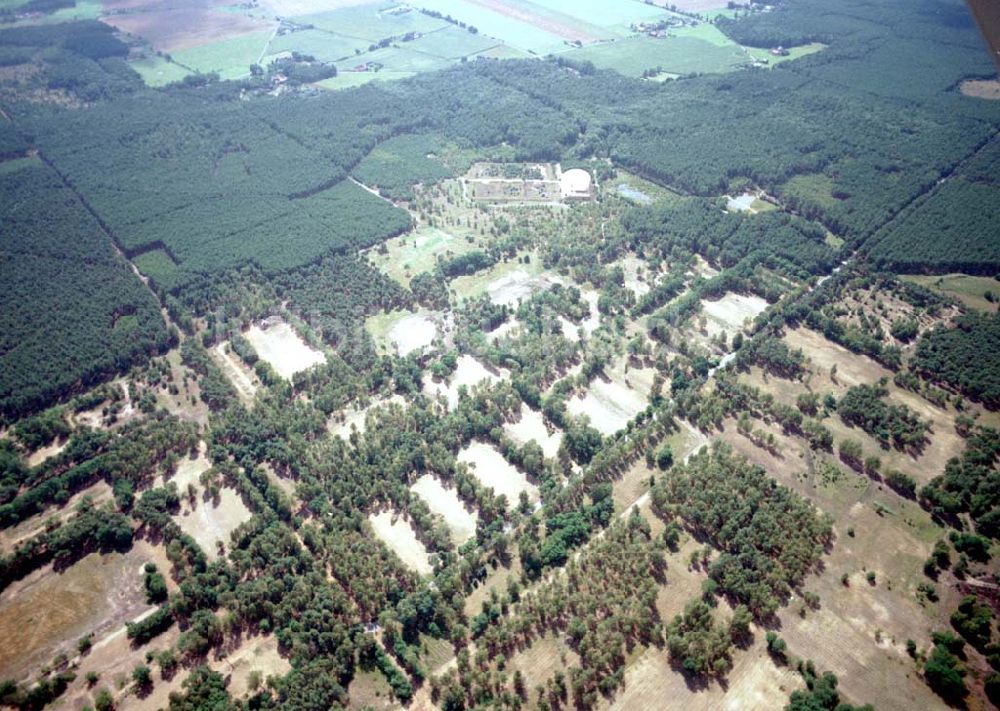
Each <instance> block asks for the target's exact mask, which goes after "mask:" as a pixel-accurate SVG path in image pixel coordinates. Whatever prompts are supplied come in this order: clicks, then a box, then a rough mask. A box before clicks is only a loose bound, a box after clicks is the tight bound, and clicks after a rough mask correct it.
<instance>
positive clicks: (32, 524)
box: [0, 480, 111, 553]
mask: <svg viewBox="0 0 1000 711" xmlns="http://www.w3.org/2000/svg"><path fill="white" fill-rule="evenodd" d="M88 496H89V497H90V498H91V500H92V501H93V502H94V503H95V504H99V503H101V502H103V501H108V500H110V499H111V487H110V486H109V485H108V483H107V482H105V481H103V480H101V481H98V482H95V483H94V484H92V485H91V486H88V487H87V488H86V489H83V490H81V491H78V492H77V493H75V494H73V496H71V497H70V498H69V500H68V501H67V502H66V503H65V504H63V505H62V506H50V507H48V508H46V509H45V510H44V511H42V512H40V513H37V514H35V515H34V516H31V517H30V518H26V519H24V520H23V521H21V522H20V523H18V524H17V525H16V526H11V527H9V528H5V529H3V530H0V553H7V552H9V551H11V550H12V549H13V548H14V546H16V545H17V544H18V543H20V542H21V541H24V540H26V539H28V538H32V537H33V536H36V535H38V534H39V533H41V532H42V531H44V530H45V523H46V521H48V520H49V519H50V518H58V519H59V520H61V521H65V520H66V519H68V518H69V517H70V516H72V515H73V513H74V512H75V511H76V507H77V505H78V504H79V503H80V502H81V501H83V499H84V498H86V497H88Z"/></svg>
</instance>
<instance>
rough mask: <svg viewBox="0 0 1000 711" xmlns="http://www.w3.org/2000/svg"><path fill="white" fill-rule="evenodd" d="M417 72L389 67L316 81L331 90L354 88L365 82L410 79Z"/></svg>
mask: <svg viewBox="0 0 1000 711" xmlns="http://www.w3.org/2000/svg"><path fill="white" fill-rule="evenodd" d="M416 74H417V73H416V72H396V71H392V70H389V69H383V70H381V71H378V72H340V74H338V75H337V76H335V77H330V78H329V79H324V80H323V81H320V82H316V86H319V87H322V88H324V89H329V90H331V91H336V90H338V89H353V88H354V87H358V86H364V85H365V84H367V83H369V82H373V81H395V80H397V79H408V78H409V77H412V76H416Z"/></svg>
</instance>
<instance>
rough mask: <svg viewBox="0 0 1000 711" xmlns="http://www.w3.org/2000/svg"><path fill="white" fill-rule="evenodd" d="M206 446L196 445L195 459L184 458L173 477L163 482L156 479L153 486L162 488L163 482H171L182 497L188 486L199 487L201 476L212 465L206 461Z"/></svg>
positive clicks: (161, 478) (201, 443)
mask: <svg viewBox="0 0 1000 711" xmlns="http://www.w3.org/2000/svg"><path fill="white" fill-rule="evenodd" d="M207 451H208V446H207V445H206V444H205V442H204V441H201V442H199V443H198V454H197V455H196V456H195V457H193V458H192V457H190V456H188V457H184V458H183V459H181V460H180V461H179V462H178V463H177V469H176V470H175V471H174V473H173V475H172V476H170V477H168V478H167V479H165V480H164V478H163V477H162V476H161V477H158V478H157V480H156V482H155V484H154V485H155V486H163V484H164V482H165V481H172V482H173V483H174V484H176V485H177V490H178V491H179V492H181V494H182V495H183V494H184V492H185V491H187V488H188V484H194V485H195V486H196V487H200V486H201V483H200V482H201V474H202V472H204V471H207V470H208V469H210V468H211V466H212V463H211V462H210V461H208V457H207V456H206V453H207Z"/></svg>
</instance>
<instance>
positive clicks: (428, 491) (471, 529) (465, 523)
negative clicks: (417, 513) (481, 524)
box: [410, 474, 477, 545]
mask: <svg viewBox="0 0 1000 711" xmlns="http://www.w3.org/2000/svg"><path fill="white" fill-rule="evenodd" d="M410 491H412V492H413V493H415V494H417V495H418V496H419V497H420V498H421V499H423V500H424V501H425V502H426V503H427V508H429V509H430V510H431V511H432V512H434V513H436V514H437V515H439V516H441V518H443V519H444V520H445V522H446V523H447V524H448V528H450V529H451V535H452V538H454V539H455V543H456V544H458V545H462V544H463V543H465V542H466V541H468V540H469V539H470V538H472V537H473V536H475V535H476V518H477V517H476V514H474V513H470V512H469V510H468V509H466V508H465V504H463V503H462V500H461V499H459V498H458V492H456V491H455V488H454V487H451V488H445V486H444V484H442V483H441V481H440V480H439V479H438V478H437V477H435V476H432V475H430V474H424V475H423V476H422V477H420V478H419V479H417V480H416V481H415V482H413V486H411V487H410Z"/></svg>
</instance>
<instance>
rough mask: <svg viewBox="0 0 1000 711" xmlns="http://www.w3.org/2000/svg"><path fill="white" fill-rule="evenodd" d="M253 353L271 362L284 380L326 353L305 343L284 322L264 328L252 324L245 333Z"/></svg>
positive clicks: (320, 360) (306, 368) (316, 363)
mask: <svg viewBox="0 0 1000 711" xmlns="http://www.w3.org/2000/svg"><path fill="white" fill-rule="evenodd" d="M246 337H247V340H248V341H250V343H251V345H253V347H254V350H256V351H257V355H258V356H260V357H261V358H262V359H264V360H265V361H267V362H268V363H270V364H271V366H272V367H273V368H274V369H275V371H277V373H278V375H280V376H281V377H283V378H287V379H288V380H291V379H292V376H293V375H295V374H296V373H298V372H301V371H303V370H308V369H309V368H311V367H313V366H314V365H318V364H319V363H324V362H326V356H324V355H323V354H322V353H320V352H319V351H317V350H314V349H312V348H310V347H309V346H308V345H306V343H305V341H303V340H302V338H301V337H300V336H299V334H298V333H296V332H295V329H293V328H292V327H291V326H290V325H289V324H287V323H284V322H282V323H277V324H275V325H273V326H270V327H269V328H268V329H267V330H262V329H261V328H260V327H259V326H253V327H252V328H251V329H250V330H249V331H247V333H246Z"/></svg>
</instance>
